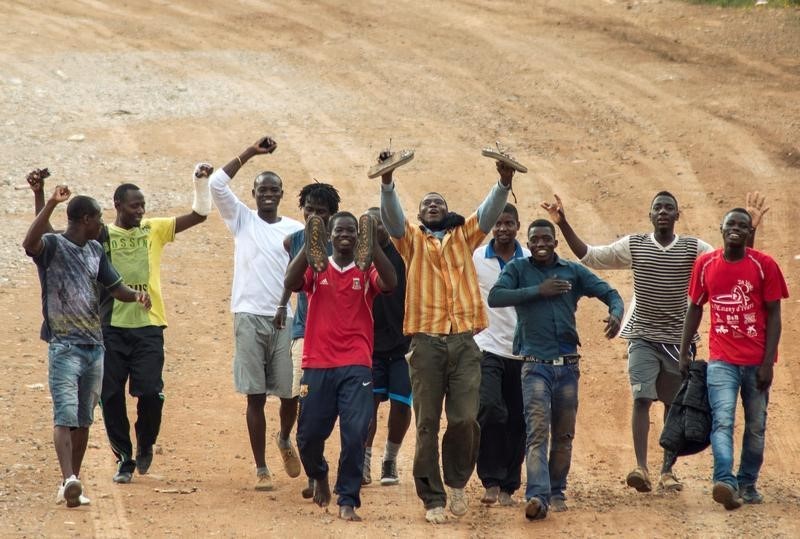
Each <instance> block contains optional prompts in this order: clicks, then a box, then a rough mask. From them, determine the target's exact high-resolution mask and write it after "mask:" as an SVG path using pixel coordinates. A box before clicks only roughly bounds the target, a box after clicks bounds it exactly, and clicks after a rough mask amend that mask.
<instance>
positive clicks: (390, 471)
mask: <svg viewBox="0 0 800 539" xmlns="http://www.w3.org/2000/svg"><path fill="white" fill-rule="evenodd" d="M399 482H400V478H399V477H397V461H396V460H385V461H383V470H382V472H381V485H382V486H384V487H388V486H391V485H396V484H398V483H399Z"/></svg>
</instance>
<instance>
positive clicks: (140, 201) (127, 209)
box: [114, 183, 145, 229]
mask: <svg viewBox="0 0 800 539" xmlns="http://www.w3.org/2000/svg"><path fill="white" fill-rule="evenodd" d="M114 209H116V210H117V220H116V224H117V226H119V227H122V228H126V229H127V228H134V227H137V226H139V225H140V224H141V223H142V217H144V212H145V209H144V193H142V191H141V189H139V187H138V186H136V185H134V184H132V183H123V184H122V185H120V186H119V187H117V189H116V190H115V191H114Z"/></svg>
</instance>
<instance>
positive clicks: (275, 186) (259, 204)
mask: <svg viewBox="0 0 800 539" xmlns="http://www.w3.org/2000/svg"><path fill="white" fill-rule="evenodd" d="M253 198H254V199H255V201H256V208H257V209H258V211H259V213H261V212H269V213H272V212H277V211H278V204H280V203H281V198H283V183H282V182H281V179H280V178H279V177H277V176H275V175H274V174H261V175H259V176H257V177H256V179H255V181H254V182H253Z"/></svg>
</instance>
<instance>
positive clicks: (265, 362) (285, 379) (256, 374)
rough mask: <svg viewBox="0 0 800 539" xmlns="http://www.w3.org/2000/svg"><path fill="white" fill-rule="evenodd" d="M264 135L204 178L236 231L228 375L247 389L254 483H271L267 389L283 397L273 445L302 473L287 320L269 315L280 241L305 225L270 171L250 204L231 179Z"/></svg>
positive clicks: (258, 150) (259, 149)
mask: <svg viewBox="0 0 800 539" xmlns="http://www.w3.org/2000/svg"><path fill="white" fill-rule="evenodd" d="M276 147H277V144H276V143H275V141H274V140H272V139H271V138H269V137H264V138H261V139H259V140H258V141H257V142H256V143H255V144H253V145H252V146H249V147H248V148H246V149H245V150H244V151H243V152H242V153H241V154H239V155H238V156H236V158H235V159H233V160H231V161H230V162H229V163H228V164H227V165H225V166H224V167H223V168H222V169H221V170H217V171H216V172H215V173H214V174H213V175H212V176H211V179H210V182H209V186H210V188H211V196H212V198H213V200H214V203H215V204H216V206H217V208H218V209H219V213H220V215H221V216H222V219H223V220H224V221H225V224H226V225H227V227H228V229H229V230H230V231H231V233H232V234H233V236H234V240H235V242H236V247H235V251H234V262H233V287H232V290H231V311H232V312H233V315H234V345H235V352H234V358H233V379H234V384H235V386H236V390H237V391H238V392H239V393H243V394H245V395H247V430H248V433H249V435H250V447H251V449H252V450H253V458H254V459H255V465H256V484H255V489H256V490H272V488H273V484H272V474H271V473H270V471H269V468H268V467H267V463H266V455H265V454H266V430H267V429H266V417H265V414H264V406H265V404H266V400H267V395H268V394H269V395H275V396H277V397H279V398H280V399H281V412H280V420H281V421H280V422H281V426H280V432H279V433H278V436H277V442H278V448H279V451H280V453H281V458H282V459H283V465H284V468H285V470H286V473H287V474H288V475H289V477H297V476H298V475H300V459H299V457H298V456H297V452H296V451H295V449H294V447H292V445H291V442H290V441H289V434H290V433H291V431H292V427H293V426H294V421H295V414H294V400H293V399H292V358H291V355H290V347H291V330H290V329H289V327H291V324H286V325H285V326H284V327H283V328H281V329H278V328H276V327H275V326H276V325H275V324H273V319H274V318H275V314H276V311H277V308H278V305H280V299H281V293H282V292H283V278H284V273H285V272H286V267H287V266H288V264H289V255H288V253H287V252H286V250H285V249H284V247H283V240H284V238H285V237H286V236H287V235H288V234H291V233H292V232H295V231H297V230H302V229H303V225H302V224H301V223H300V222H298V221H295V220H294V219H290V218H288V217H281V216H280V215H279V214H278V205H279V204H280V201H281V198H282V197H283V182H282V181H281V178H280V177H279V176H278V175H277V174H275V173H274V172H261V173H260V174H258V175H257V176H256V178H255V180H254V181H253V190H252V194H253V199H254V200H255V202H256V208H257V209H256V210H255V211H254V210H252V209H250V208H249V207H248V206H247V205H245V204H244V203H243V202H242V201H240V200H239V199H238V198H237V197H236V195H235V194H234V193H233V191H232V190H231V188H230V186H229V183H230V181H231V179H233V177H234V176H235V175H236V173H237V172H238V171H239V169H240V168H241V166H242V165H244V163H246V162H247V161H249V160H250V159H251V158H252V157H255V156H257V155H265V154H269V153H272V152H273V151H275V148H276Z"/></svg>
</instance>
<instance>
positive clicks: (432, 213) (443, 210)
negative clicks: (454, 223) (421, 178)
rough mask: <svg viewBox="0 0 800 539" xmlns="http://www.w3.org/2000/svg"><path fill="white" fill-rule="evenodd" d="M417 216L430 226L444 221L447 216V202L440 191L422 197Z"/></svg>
mask: <svg viewBox="0 0 800 539" xmlns="http://www.w3.org/2000/svg"><path fill="white" fill-rule="evenodd" d="M417 217H418V218H419V220H420V222H421V223H422V224H423V225H425V226H427V227H428V228H431V226H436V225H438V224H439V223H441V222H442V221H444V218H445V217H447V202H445V200H444V197H443V196H442V195H440V194H439V193H428V194H427V195H425V196H424V197H422V202H420V203H419V214H418V215H417Z"/></svg>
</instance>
